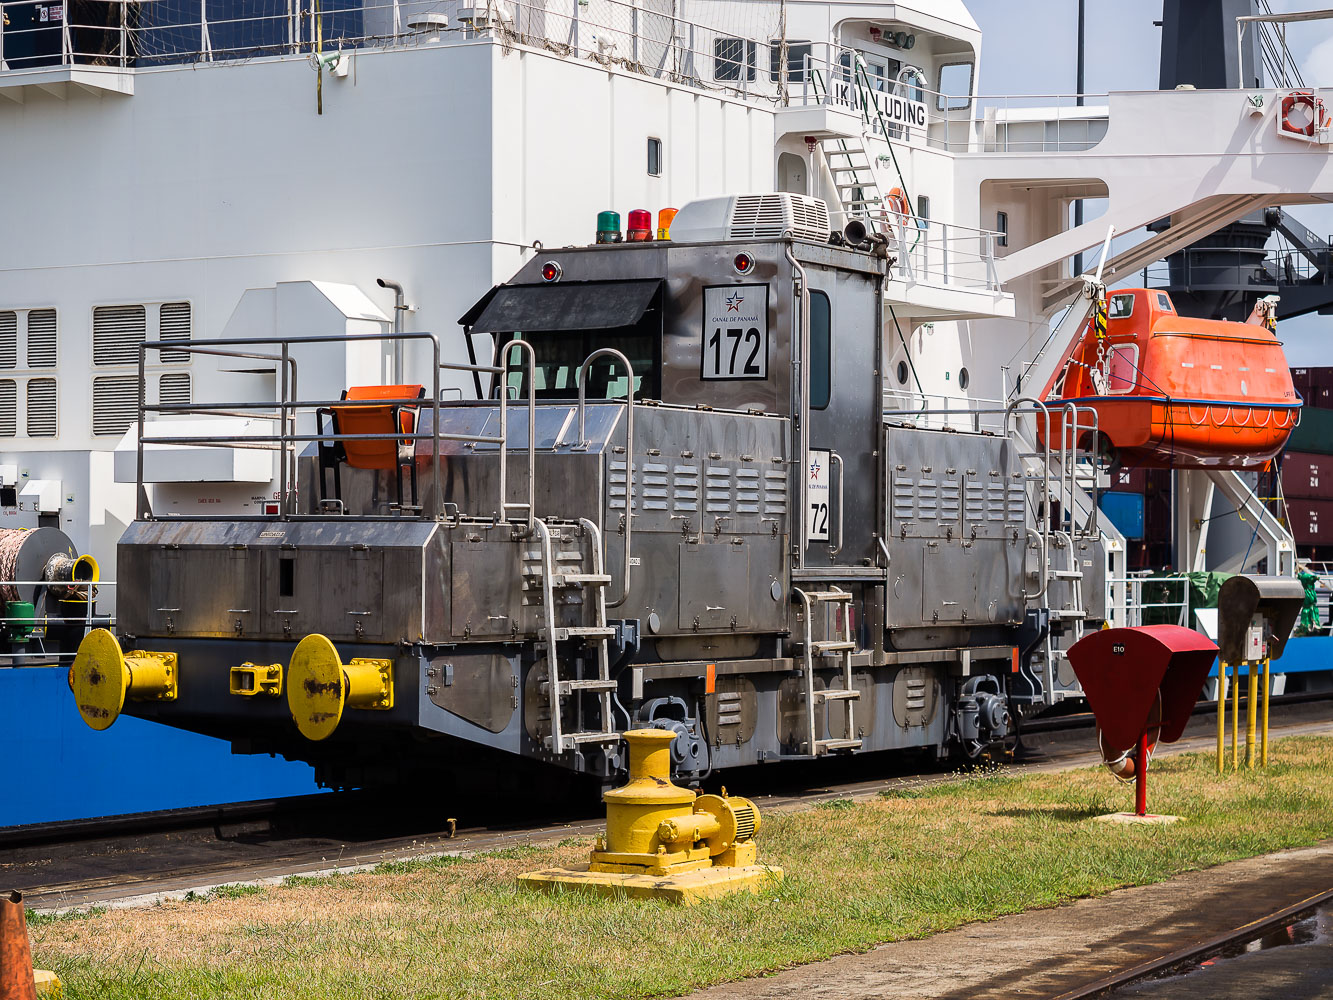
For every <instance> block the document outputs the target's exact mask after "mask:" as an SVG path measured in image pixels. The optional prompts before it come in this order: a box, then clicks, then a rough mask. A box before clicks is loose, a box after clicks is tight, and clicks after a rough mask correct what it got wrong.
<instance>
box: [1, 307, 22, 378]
mask: <svg viewBox="0 0 1333 1000" xmlns="http://www.w3.org/2000/svg"><path fill="white" fill-rule="evenodd" d="M18 360H19V316H18V313H16V312H0V368H13V367H15V366H16V365H17V364H18Z"/></svg>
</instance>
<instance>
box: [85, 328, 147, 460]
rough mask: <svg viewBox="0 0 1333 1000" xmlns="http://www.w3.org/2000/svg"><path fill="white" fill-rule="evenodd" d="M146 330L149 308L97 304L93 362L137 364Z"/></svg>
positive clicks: (101, 363)
mask: <svg viewBox="0 0 1333 1000" xmlns="http://www.w3.org/2000/svg"><path fill="white" fill-rule="evenodd" d="M147 331H148V311H147V310H146V309H145V308H144V307H143V306H98V307H97V308H96V309H94V310H93V364H95V365H133V364H138V362H139V345H140V344H142V343H143V341H144V336H145V334H146V333H147ZM94 422H96V419H95V418H94ZM126 426H129V425H128V424H127V425H126ZM95 433H108V434H109V433H111V432H110V431H106V432H102V431H98V432H95Z"/></svg>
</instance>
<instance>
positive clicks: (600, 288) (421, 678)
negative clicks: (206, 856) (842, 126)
mask: <svg viewBox="0 0 1333 1000" xmlns="http://www.w3.org/2000/svg"><path fill="white" fill-rule="evenodd" d="M752 197H753V198H754V199H757V207H756V206H753V205H751V206H748V209H749V210H750V215H751V217H752V221H751V224H750V225H749V227H748V228H744V229H742V228H740V224H739V223H738V222H737V212H738V211H740V210H741V209H745V208H747V206H746V205H745V204H744V199H743V198H741V199H731V200H729V201H726V202H725V203H724V205H725V206H727V211H730V212H731V214H730V215H729V216H726V219H725V221H724V223H722V224H720V225H718V226H717V227H715V228H713V229H710V225H711V223H708V221H707V220H708V219H710V218H712V217H713V216H715V215H716V214H717V212H718V205H716V204H710V203H700V204H697V205H691V206H686V208H684V209H682V210H681V213H680V215H679V216H677V219H676V223H675V226H674V227H673V234H672V235H673V237H674V238H673V239H672V240H669V241H667V240H659V241H651V242H639V243H626V244H617V245H600V246H590V247H577V248H566V249H562V250H559V251H556V252H540V253H539V254H538V255H537V256H536V257H535V258H534V259H533V260H532V261H531V262H529V263H528V264H527V265H526V266H525V267H523V268H522V269H521V270H520V271H519V272H518V274H517V275H516V276H515V277H514V278H513V279H512V280H511V281H509V282H507V283H505V284H503V285H499V286H496V287H495V288H492V289H491V290H490V291H489V292H487V293H486V294H485V295H484V296H483V297H482V298H481V299H480V300H479V301H478V302H477V303H476V305H475V306H474V307H473V308H472V309H470V310H469V311H468V313H467V314H466V315H465V316H464V317H463V318H462V320H461V321H460V323H461V329H460V330H459V331H458V332H457V333H456V334H454V335H449V336H445V335H441V336H438V337H437V336H432V335H429V334H410V335H405V336H409V337H412V338H415V339H417V340H418V341H420V342H422V343H424V344H426V345H427V347H428V349H429V350H430V351H431V352H432V360H431V362H430V364H429V365H428V366H425V368H423V369H422V370H421V373H420V374H421V384H418V385H396V386H374V387H351V388H349V390H348V391H347V392H345V393H344V394H343V398H341V399H338V400H301V399H299V398H297V397H296V396H295V395H294V388H293V383H294V382H295V381H296V378H295V368H294V366H290V367H292V376H291V378H289V377H288V367H289V362H291V360H292V358H293V357H294V356H295V355H296V354H297V353H299V352H300V351H302V350H311V349H314V348H315V347H316V346H317V345H316V344H315V343H314V341H316V340H322V341H332V340H334V339H339V340H342V339H345V338H331V337H330V338H291V339H290V340H287V341H282V342H281V343H280V344H275V342H274V341H272V340H269V341H266V342H265V345H264V350H265V351H267V352H270V353H267V354H265V355H264V356H265V357H269V358H272V359H275V365H276V368H277V370H278V376H279V378H280V392H279V397H278V401H277V404H276V406H275V404H274V403H273V402H269V403H268V404H266V405H267V406H268V407H269V408H270V409H271V410H273V412H274V417H273V419H272V426H273V431H272V433H271V434H268V435H265V436H255V435H254V434H253V432H252V433H251V435H250V436H249V437H247V438H246V439H245V441H243V442H229V441H228V440H227V439H226V438H225V437H219V436H217V435H200V436H198V437H194V438H189V437H177V438H170V437H165V436H160V435H159V436H157V437H154V436H153V433H154V432H153V431H152V427H153V425H152V424H151V423H149V424H147V425H145V430H144V432H143V433H142V435H141V442H140V449H141V454H140V466H141V467H142V463H143V456H142V449H143V448H144V443H145V442H147V443H149V444H153V445H156V446H158V447H165V448H168V449H169V448H170V447H172V446H173V444H174V446H184V445H185V444H191V443H193V444H199V443H207V444H209V445H212V446H218V447H227V446H228V445H229V444H233V445H234V444H238V443H239V444H241V445H244V446H247V447H255V446H267V447H271V448H273V449H275V450H276V452H277V454H279V455H280V456H281V463H280V464H281V469H282V477H283V487H282V492H281V495H282V498H283V499H282V501H281V503H280V504H279V505H276V507H275V510H274V511H273V512H272V513H269V514H265V515H264V516H252V517H226V518H209V517H191V516H178V515H165V514H160V513H155V512H154V511H153V510H152V509H151V506H150V504H149V502H148V500H147V496H146V494H145V492H144V490H143V488H142V485H141V486H140V497H141V499H140V505H141V510H140V514H139V517H138V518H137V519H136V520H135V521H134V523H133V524H132V525H131V526H130V527H129V528H128V529H127V531H126V533H125V535H124V537H123V539H122V541H121V542H120V546H119V554H118V558H119V564H120V574H121V588H120V612H119V619H118V623H117V628H116V631H115V632H114V633H112V632H110V631H106V630H99V631H95V632H92V633H90V635H89V638H88V639H87V640H85V642H84V644H83V645H82V647H81V648H80V653H79V655H78V657H77V659H76V662H75V664H74V666H73V667H72V669H71V687H72V690H73V692H74V696H75V701H76V703H77V704H78V706H79V710H80V712H81V713H82V714H83V716H84V718H85V720H86V721H87V722H88V723H89V724H90V725H93V726H94V727H95V728H105V726H107V725H110V724H111V723H112V722H114V720H115V718H116V717H117V715H119V714H120V713H121V712H128V713H130V714H132V715H135V716H138V717H142V718H146V719H152V720H156V721H158V722H162V723H166V724H169V725H172V726H178V727H182V728H186V729H190V730H196V731H199V732H204V733H209V734H211V735H214V736H219V737H222V738H224V739H228V740H230V741H231V742H232V744H233V747H234V749H235V750H236V751H237V752H250V753H256V752H267V753H277V754H282V755H284V756H286V757H289V758H294V759H301V760H305V761H309V762H311V763H312V764H314V765H315V767H316V769H317V774H318V777H319V779H320V780H321V781H322V782H324V783H326V784H329V785H333V786H347V785H364V784H369V783H376V782H386V783H387V782H391V781H396V780H400V779H403V778H406V777H409V776H410V774H411V773H412V772H417V771H431V772H435V773H439V772H440V769H441V768H445V769H447V768H460V769H461V768H468V767H472V766H479V765H481V763H482V762H483V761H489V765H488V766H490V767H491V768H492V769H494V768H495V767H496V766H497V765H496V761H497V760H500V761H503V760H504V759H506V757H505V755H510V756H509V757H508V758H507V759H509V760H513V758H514V757H522V758H529V759H533V760H539V761H544V762H548V763H549V764H551V765H556V766H559V767H563V768H567V769H571V770H573V771H577V772H583V773H586V774H590V775H595V776H598V777H600V778H602V779H603V780H606V779H609V778H612V777H613V776H614V775H615V774H616V773H617V772H618V771H619V770H620V769H621V768H622V765H623V761H622V759H621V740H620V735H619V734H620V732H621V731H622V730H624V729H627V728H642V727H658V728H664V729H668V730H671V731H674V732H675V733H676V734H677V739H676V740H675V741H674V742H673V744H672V761H673V773H674V774H675V775H676V776H677V777H678V778H679V779H680V780H684V781H691V780H695V781H697V780H699V779H701V778H702V777H703V776H705V775H707V774H709V773H711V772H713V771H716V770H719V769H724V768H731V767H737V766H741V765H748V764H754V763H758V762H779V761H789V760H808V759H813V758H835V757H842V756H845V755H854V754H864V753H869V752H874V751H890V750H906V749H922V748H924V749H926V750H928V751H934V752H935V753H937V754H940V755H943V754H946V753H950V752H958V753H962V754H966V755H971V756H976V755H978V754H980V753H982V752H984V751H985V750H986V749H987V748H991V747H994V746H995V745H997V744H1003V743H1004V742H1006V741H1010V740H1012V739H1013V737H1014V734H1015V730H1016V717H1018V716H1021V715H1022V714H1025V713H1027V712H1031V711H1034V710H1036V709H1038V708H1040V707H1042V706H1044V705H1046V704H1048V703H1049V702H1050V701H1051V700H1052V698H1053V697H1054V695H1053V690H1052V689H1053V684H1052V679H1053V678H1052V669H1051V667H1050V666H1047V667H1046V668H1045V669H1042V668H1040V667H1039V666H1038V665H1037V661H1036V660H1035V659H1034V656H1033V654H1034V651H1035V650H1036V649H1037V648H1038V647H1039V646H1041V645H1042V644H1044V643H1045V644H1048V643H1049V640H1050V637H1051V634H1052V632H1053V631H1054V632H1057V633H1058V632H1059V631H1061V630H1067V629H1070V628H1081V627H1082V625H1083V624H1084V623H1085V622H1095V621H1097V620H1099V619H1100V618H1102V617H1104V609H1103V608H1102V607H1101V603H1100V602H1101V600H1102V598H1101V594H1102V592H1103V591H1104V586H1103V585H1102V584H1101V582H1100V578H1099V577H1098V573H1099V572H1101V571H1102V570H1101V567H1103V566H1104V565H1105V554H1104V552H1103V551H1102V542H1101V538H1100V535H1099V534H1098V532H1097V531H1096V527H1095V523H1093V524H1091V525H1089V524H1080V523H1079V521H1080V519H1079V518H1078V517H1077V516H1076V512H1075V511H1073V510H1072V509H1070V508H1069V507H1068V505H1065V507H1064V508H1063V509H1062V507H1061V505H1059V504H1057V503H1054V502H1053V501H1052V492H1051V476H1050V473H1049V470H1046V469H1045V468H1037V467H1036V466H1034V465H1033V464H1032V458H1033V455H1034V454H1035V453H1036V449H1035V447H1030V446H1028V445H1026V444H1025V443H1024V439H1023V437H1022V435H1021V434H1020V433H1019V431H1018V428H1019V427H1020V425H1021V424H1022V420H1021V419H1020V417H1021V416H1022V414H1021V413H1020V412H1019V410H1020V409H1021V407H1020V405H1019V404H1015V405H1013V406H1010V407H1008V408H1004V407H999V408H997V409H995V410H993V411H990V417H989V418H986V419H983V415H984V411H982V410H980V409H974V411H973V412H972V413H971V414H970V415H969V416H968V418H967V420H966V421H965V422H964V423H965V425H964V426H961V427H960V426H956V423H957V422H956V421H955V420H953V419H951V418H949V417H947V416H946V417H943V418H940V419H934V418H932V414H931V413H930V412H929V411H927V410H923V409H921V407H920V406H919V405H918V406H917V407H916V408H915V409H913V410H912V411H911V412H897V411H891V410H886V392H887V385H886V380H885V374H884V368H885V360H886V357H885V345H884V340H883V336H882V330H883V329H884V323H883V312H884V309H885V305H884V304H885V290H886V270H887V265H888V263H889V262H890V260H891V257H892V253H893V248H892V246H891V245H889V244H888V243H886V242H885V241H883V240H878V241H875V242H870V241H865V242H861V243H859V244H856V245H849V244H848V242H847V241H846V240H841V241H839V240H838V238H837V237H836V236H833V235H832V234H831V233H830V230H829V224H828V216H827V210H826V209H825V208H824V205H823V203H822V202H819V201H817V200H815V199H804V198H801V197H800V196H793V195H771V196H769V195H765V196H752ZM765 209H772V210H773V211H772V213H771V214H772V216H773V217H775V218H778V219H779V220H780V221H779V222H778V223H776V224H774V225H773V226H772V227H770V228H765V227H764V226H763V225H761V224H758V223H756V222H754V221H753V220H755V219H758V220H763V219H764V218H767V217H769V214H770V213H768V212H766V211H761V210H765ZM797 209H798V210H799V211H795V210H797ZM723 214H724V215H725V212H724V213H723ZM793 220H794V221H793ZM858 235H859V234H858ZM682 237H688V239H685V238H682ZM442 344H443V348H442V347H441V345H442ZM451 344H453V345H466V347H467V348H468V350H470V351H471V352H472V358H471V360H470V361H468V362H467V363H463V362H461V361H460V362H457V363H455V362H449V361H444V360H441V359H442V356H443V357H447V356H448V353H447V352H448V350H449V348H450V345H451ZM208 345H209V347H210V349H212V350H214V351H216V350H218V349H219V348H220V347H221V348H226V349H229V350H232V351H236V352H238V353H243V352H245V351H249V352H252V353H251V356H254V355H256V354H258V353H259V345H258V344H257V343H249V344H244V343H240V342H236V341H233V342H230V343H228V342H225V341H210V342H208ZM478 345H484V346H483V347H482V349H481V354H478ZM145 347H146V349H151V348H152V347H154V345H153V344H148V345H145ZM173 349H180V345H179V343H178V342H173ZM442 349H443V350H444V351H445V352H446V353H445V354H444V355H442V354H441V351H442ZM487 351H489V356H486V352H487ZM442 367H445V368H448V367H455V368H457V367H463V368H465V369H467V370H468V371H471V372H472V373H473V376H474V379H475V386H476V390H477V396H478V398H477V399H475V400H467V401H443V400H441V393H440V391H439V388H438V386H439V371H440V369H441V368H442ZM235 405H236V404H228V406H229V407H234V406H235ZM1022 405H1027V406H1030V405H1031V404H1022ZM1036 405H1037V406H1040V404H1036ZM163 408H164V409H165V407H163ZM148 409H151V408H148ZM174 409H176V410H191V411H195V412H207V411H208V410H209V407H208V405H207V404H194V405H192V406H184V405H177V406H175V407H174ZM953 417H957V412H956V411H955V412H954V413H953ZM177 425H179V421H178V422H177ZM1093 518H1094V520H1095V506H1094V508H1093ZM1057 548H1058V549H1061V550H1063V551H1064V558H1065V559H1066V560H1067V563H1068V566H1069V569H1067V570H1062V571H1060V572H1057V571H1056V568H1055V566H1054V565H1053V563H1052V554H1051V553H1052V551H1054V550H1055V549H1057ZM1046 662H1047V664H1049V663H1050V660H1049V659H1047V660H1046ZM497 755H499V756H498V757H497ZM501 766H502V765H501Z"/></svg>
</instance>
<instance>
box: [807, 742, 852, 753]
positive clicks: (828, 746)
mask: <svg viewBox="0 0 1333 1000" xmlns="http://www.w3.org/2000/svg"><path fill="white" fill-rule="evenodd" d="M860 746H861V741H860V740H815V753H817V754H818V753H828V752H829V751H830V750H856V749H858V748H859V747H860Z"/></svg>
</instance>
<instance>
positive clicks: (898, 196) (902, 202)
mask: <svg viewBox="0 0 1333 1000" xmlns="http://www.w3.org/2000/svg"><path fill="white" fill-rule="evenodd" d="M884 204H885V206H886V207H887V208H888V210H889V211H890V212H893V213H895V214H897V215H901V216H903V217H906V216H907V215H909V214H911V213H909V212H908V210H907V197H906V195H904V194H903V189H902V188H892V189H891V190H890V191H889V193H888V195H887V196H886V197H885V199H884Z"/></svg>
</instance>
